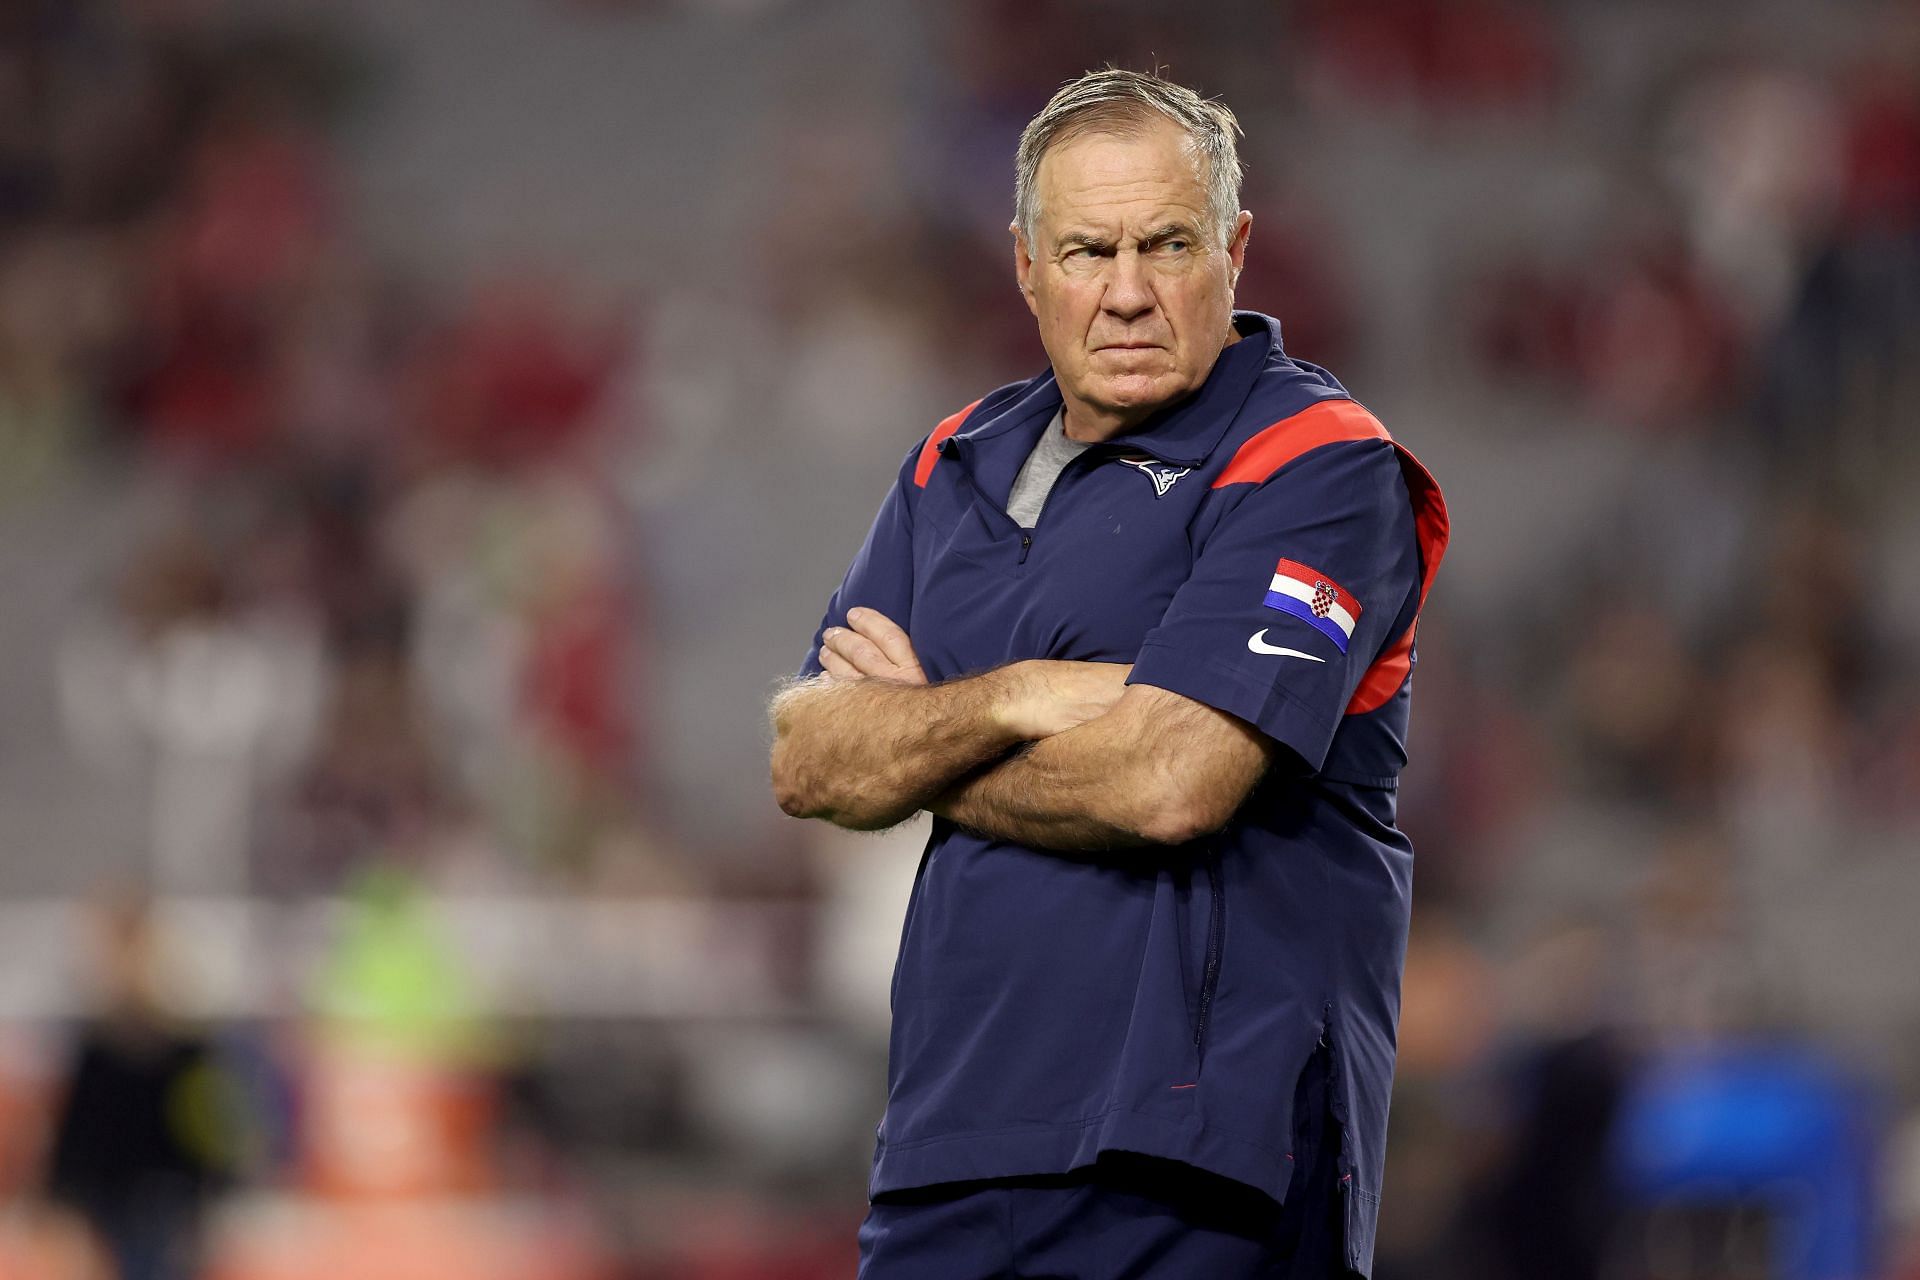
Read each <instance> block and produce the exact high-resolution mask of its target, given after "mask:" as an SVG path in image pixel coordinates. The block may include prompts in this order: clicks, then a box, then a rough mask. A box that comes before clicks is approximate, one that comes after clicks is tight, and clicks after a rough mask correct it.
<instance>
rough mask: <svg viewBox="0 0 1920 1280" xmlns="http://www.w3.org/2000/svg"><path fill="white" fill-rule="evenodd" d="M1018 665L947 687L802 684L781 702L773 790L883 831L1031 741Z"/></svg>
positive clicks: (824, 814) (804, 811)
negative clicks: (1012, 706) (1018, 717)
mask: <svg viewBox="0 0 1920 1280" xmlns="http://www.w3.org/2000/svg"><path fill="white" fill-rule="evenodd" d="M1016 679H1017V676H1015V675H1013V674H1011V669H1010V668H1002V669H1000V670H998V671H989V672H987V673H985V674H983V675H978V676H970V677H968V678H966V679H962V680H950V681H948V682H946V683H944V684H932V685H927V684H904V683H898V682H895V681H891V680H837V679H829V678H826V677H821V678H818V679H814V680H807V681H801V682H799V683H796V684H794V685H793V686H791V687H790V688H788V689H787V690H785V691H784V692H782V693H781V694H780V695H779V696H778V697H777V698H775V699H774V703H773V727H774V747H773V787H774V794H775V796H776V797H777V798H778V800H779V802H780V807H781V808H782V809H784V810H786V812H788V813H790V814H792V815H793V816H795V817H798V818H824V819H826V820H827V821H829V822H832V823H834V824H836V825H838V826H843V827H851V828H854V829H857V830H875V829H878V828H881V827H889V826H892V825H893V824H894V823H897V822H901V821H904V820H905V819H907V818H909V817H911V816H912V815H913V814H914V813H916V812H917V811H919V810H920V809H921V808H923V807H925V806H926V804H927V803H928V802H929V801H930V800H931V799H932V798H933V797H934V796H936V795H938V794H939V793H940V792H941V791H942V790H944V789H946V788H947V787H948V786H950V785H951V784H952V783H953V782H954V780H955V779H957V778H959V777H961V776H962V775H964V774H966V773H968V772H969V771H971V770H974V769H978V768H979V767H980V766H981V765H983V764H985V763H987V762H989V761H992V760H995V759H997V758H999V757H1000V756H1002V755H1004V754H1006V753H1007V752H1008V751H1009V750H1011V749H1012V748H1013V747H1015V746H1017V745H1019V743H1020V742H1021V741H1022V740H1023V739H1022V737H1021V734H1020V731H1019V730H1018V728H1017V727H1016V726H1015V725H1014V723H1013V722H1012V720H1011V719H1010V717H1009V716H1008V715H1006V714H1005V712H1006V708H1007V704H1008V703H1009V701H1010V694H1011V691H1012V684H1013V682H1014V681H1015V680H1016Z"/></svg>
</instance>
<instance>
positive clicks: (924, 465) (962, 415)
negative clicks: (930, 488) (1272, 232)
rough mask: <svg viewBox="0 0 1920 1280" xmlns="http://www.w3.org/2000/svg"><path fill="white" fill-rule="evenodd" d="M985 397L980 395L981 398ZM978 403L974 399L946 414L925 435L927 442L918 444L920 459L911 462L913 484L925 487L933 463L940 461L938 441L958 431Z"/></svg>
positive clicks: (931, 472) (931, 471)
mask: <svg viewBox="0 0 1920 1280" xmlns="http://www.w3.org/2000/svg"><path fill="white" fill-rule="evenodd" d="M985 398H986V397H984V396H982V397H981V399H985ZM979 404H980V401H979V400H975V401H974V402H973V403H972V404H970V405H968V406H967V407H966V408H964V409H962V410H961V411H960V412H958V413H953V414H948V415H947V416H946V417H944V418H942V419H940V425H939V426H937V427H935V428H934V429H933V434H932V435H930V436H928V437H927V442H926V443H925V444H923V445H921V446H920V460H919V461H918V462H916V463H914V464H913V483H914V484H915V485H917V486H919V487H920V488H922V489H924V488H926V487H927V477H928V476H930V475H932V474H933V464H934V463H936V462H938V461H940V442H941V441H942V440H945V439H946V438H947V437H948V436H950V435H952V434H953V433H954V432H956V431H958V430H959V429H960V424H961V423H963V422H965V421H966V420H967V415H968V414H970V413H972V412H973V411H974V409H975V408H977V407H978V406H979Z"/></svg>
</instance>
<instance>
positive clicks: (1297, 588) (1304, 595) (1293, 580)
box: [1267, 560, 1360, 653]
mask: <svg viewBox="0 0 1920 1280" xmlns="http://www.w3.org/2000/svg"><path fill="white" fill-rule="evenodd" d="M1267 608H1269V609H1278V610H1279V611H1280V612H1282V613H1290V614H1292V615H1293V616H1294V617H1296V618H1299V619H1300V620H1301V621H1302V622H1305V623H1307V624H1308V625H1309V626H1312V627H1314V628H1316V629H1317V630H1318V631H1319V632H1320V633H1321V634H1322V635H1324V636H1326V638H1327V639H1329V640H1331V641H1333V643H1334V647H1335V648H1337V649H1339V650H1340V652H1342V653H1345V652H1346V651H1347V642H1348V641H1349V640H1351V639H1353V624H1354V623H1356V622H1358V621H1360V602H1359V601H1358V600H1355V599H1354V598H1353V597H1352V596H1351V595H1348V594H1347V592H1346V591H1345V590H1344V589H1343V588H1342V587H1341V586H1340V584H1339V583H1337V582H1335V581H1334V580H1333V579H1332V578H1329V577H1328V576H1327V575H1326V574H1324V573H1321V572H1320V571H1319V570H1318V569H1314V568H1311V567H1309V566H1307V565H1304V564H1301V563H1300V562H1299V561H1298V560H1282V561H1281V562H1280V563H1279V564H1278V565H1276V566H1275V567H1274V573H1273V585H1272V586H1270V587H1268V588H1267Z"/></svg>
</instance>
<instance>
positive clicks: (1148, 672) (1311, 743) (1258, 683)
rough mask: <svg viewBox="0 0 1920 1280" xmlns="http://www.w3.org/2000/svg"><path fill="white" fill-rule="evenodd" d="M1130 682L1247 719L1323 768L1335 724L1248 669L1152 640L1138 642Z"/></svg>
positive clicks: (1310, 766)
mask: <svg viewBox="0 0 1920 1280" xmlns="http://www.w3.org/2000/svg"><path fill="white" fill-rule="evenodd" d="M1127 683H1128V684H1149V685H1152V686H1153V687H1154V688H1156V689H1165V690H1166V691H1167V692H1168V693H1177V694H1179V695H1180V696H1181V697H1183V698H1192V699H1193V700H1194V701H1195V702H1203V703H1205V704H1206V705H1207V706H1209V707H1212V708H1213V709H1214V710H1216V711H1224V712H1226V713H1227V714H1228V715H1230V716H1236V717H1238V718H1239V719H1241V720H1245V721H1246V722H1247V723H1248V724H1250V725H1252V726H1253V727H1254V728H1256V729H1258V730H1260V732H1262V733H1264V734H1266V735H1267V736H1268V737H1269V738H1272V739H1273V740H1274V741H1275V742H1278V743H1279V744H1280V745H1281V746H1283V747H1285V748H1287V749H1288V750H1289V751H1291V752H1293V753H1294V754H1295V755H1297V756H1299V757H1300V759H1301V761H1302V762H1303V763H1304V764H1305V765H1306V767H1307V771H1308V772H1309V773H1318V772H1320V767H1321V766H1322V765H1323V764H1325V763H1326V760H1327V748H1328V747H1329V746H1330V745H1332V742H1333V731H1334V727H1335V726H1333V725H1330V724H1328V723H1326V721H1325V720H1323V719H1322V718H1321V717H1320V716H1318V715H1316V714H1315V713H1314V712H1313V711H1312V710H1311V709H1310V708H1309V707H1307V705H1306V704H1305V703H1303V702H1301V701H1300V700H1299V699H1297V698H1295V697H1294V696H1293V695H1292V694H1290V693H1288V692H1287V691H1286V690H1285V689H1283V688H1280V687H1279V686H1277V685H1273V684H1269V683H1267V682H1265V681H1263V680H1257V679H1254V678H1252V677H1251V676H1249V675H1248V674H1247V673H1246V672H1244V671H1239V670H1236V669H1235V668H1233V667H1230V666H1227V665H1225V664H1223V663H1218V662H1213V661H1210V660H1208V659H1206V658H1196V657H1195V656H1193V655H1192V654H1191V653H1187V652H1185V651H1182V650H1179V649H1175V648H1174V647H1172V646H1171V645H1165V644H1157V643H1153V642H1148V643H1147V644H1144V645H1142V646H1141V647H1140V656H1139V657H1137V658H1135V659H1134V663H1133V671H1132V673H1131V674H1130V675H1128V677H1127Z"/></svg>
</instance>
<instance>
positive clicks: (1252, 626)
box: [1129, 440, 1420, 772]
mask: <svg viewBox="0 0 1920 1280" xmlns="http://www.w3.org/2000/svg"><path fill="white" fill-rule="evenodd" d="M1239 488H1240V486H1237V485H1236V486H1228V487H1227V488H1225V489H1222V490H1221V491H1220V492H1219V493H1218V494H1216V495H1215V500H1216V501H1220V500H1224V499H1227V498H1228V497H1229V496H1230V495H1231V494H1232V493H1233V491H1234V490H1235V489H1239ZM1243 492H1244V496H1241V497H1240V498H1239V499H1238V501H1237V502H1236V503H1235V505H1234V506H1233V507H1232V508H1231V509H1229V510H1227V511H1226V512H1225V513H1224V514H1223V515H1221V516H1220V517H1219V519H1218V521H1217V523H1216V524H1215V525H1214V526H1213V527H1212V529H1211V530H1210V531H1209V532H1206V533H1205V534H1204V537H1203V540H1202V541H1201V542H1200V544H1199V546H1198V548H1197V550H1196V553H1195V557H1194V564H1193V571H1192V573H1191V574H1190V575H1189V576H1188V578H1187V581H1186V582H1185V583H1184V584H1182V586H1181V587H1180V589H1179V590H1178V591H1177V592H1176V593H1175V595H1174V597H1173V601H1172V603H1171V604H1169V605H1168V606H1167V611H1166V613H1165V615H1164V616H1163V617H1162V619H1161V622H1160V625H1159V626H1158V627H1156V628H1154V630H1152V631H1150V632H1149V633H1148V634H1147V637H1146V640H1145V641H1144V642H1143V643H1142V645H1141V649H1140V655H1139V657H1138V659H1137V660H1136V661H1135V663H1134V668H1133V674H1132V675H1131V676H1130V677H1129V683H1132V684H1148V685H1154V686H1156V687H1158V688H1162V689H1166V690H1169V691H1171V692H1173V693H1177V694H1181V695H1182V696H1184V697H1188V698H1192V699H1194V700H1195V701H1198V702H1204V703H1206V704H1207V705H1208V706H1211V707H1214V708H1217V709H1218V710H1221V711H1225V712H1227V713H1228V714H1230V715H1234V716H1237V717H1239V718H1240V719H1242V720H1245V721H1247V722H1248V723H1249V724H1252V725H1253V726H1255V727H1256V728H1258V729H1259V730H1260V731H1261V732H1262V733H1265V734H1266V735H1267V736H1268V737H1270V738H1272V739H1274V740H1275V741H1277V742H1279V743H1281V744H1282V745H1283V746H1286V747H1287V748H1289V749H1290V750H1292V751H1293V752H1294V754H1296V755H1298V756H1299V757H1300V759H1301V761H1302V762H1304V764H1305V765H1306V768H1307V769H1308V770H1309V771H1310V772H1317V771H1318V770H1319V769H1320V767H1321V765H1322V764H1323V763H1324V762H1325V760H1326V756H1327V748H1328V747H1329V746H1330V745H1331V743H1332V741H1333V735H1334V733H1335V731H1336V730H1337V729H1338V728H1339V727H1340V722H1341V717H1342V715H1343V714H1344V712H1345V710H1346V707H1347V704H1348V702H1349V701H1350V700H1351V699H1352V697H1353V694H1354V689H1355V687H1356V686H1357V685H1358V684H1359V682H1360V679H1361V677H1362V676H1363V675H1365V674H1366V670H1367V668H1368V667H1369V666H1370V665H1371V664H1372V663H1373V661H1374V660H1375V659H1376V658H1377V657H1378V656H1379V655H1380V652H1381V650H1382V649H1384V648H1385V647H1386V646H1387V645H1388V644H1390V643H1391V642H1392V641H1394V640H1395V639H1397V638H1398V637H1399V636H1400V634H1401V633H1402V632H1404V631H1405V629H1406V628H1407V626H1409V625H1411V623H1412V621H1413V615H1414V613H1415V611H1416V610H1417V609H1418V607H1419V597H1418V591H1419V576H1420V555H1419V548H1418V543H1417V541H1416V538H1415V532H1414V517H1413V505H1412V502H1411V500H1410V498H1409V497H1408V493H1407V486H1406V481H1405V480H1404V479H1403V478H1402V475H1401V471H1400V465H1399V461H1398V458H1397V456H1396V454H1395V451H1394V447H1393V445H1392V444H1391V443H1389V442H1387V441H1384V440H1366V441H1353V442H1342V443H1337V444H1329V445H1325V446H1323V447H1321V448H1318V449H1314V450H1312V451H1311V452H1309V453H1306V454H1304V455H1302V456H1301V457H1300V458H1298V459H1296V460H1295V461H1293V462H1291V463H1289V464H1287V465H1286V466H1284V467H1282V468H1281V469H1280V470H1279V471H1278V472H1276V473H1275V474H1274V475H1272V476H1271V477H1269V478H1267V479H1266V480H1265V481H1263V482H1261V483H1259V484H1257V485H1251V486H1247V487H1246V489H1245V490H1244V491H1243Z"/></svg>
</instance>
